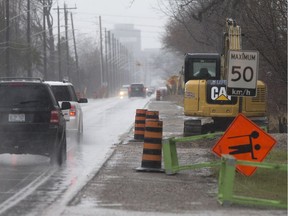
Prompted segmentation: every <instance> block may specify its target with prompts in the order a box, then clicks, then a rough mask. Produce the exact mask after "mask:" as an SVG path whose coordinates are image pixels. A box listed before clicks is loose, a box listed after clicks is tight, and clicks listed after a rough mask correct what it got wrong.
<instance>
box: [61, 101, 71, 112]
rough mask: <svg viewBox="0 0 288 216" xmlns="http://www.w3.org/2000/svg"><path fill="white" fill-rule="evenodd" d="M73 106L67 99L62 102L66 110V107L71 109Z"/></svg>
mask: <svg viewBox="0 0 288 216" xmlns="http://www.w3.org/2000/svg"><path fill="white" fill-rule="evenodd" d="M70 108H71V104H70V102H67V101H63V102H62V104H61V109H62V110H66V109H70Z"/></svg>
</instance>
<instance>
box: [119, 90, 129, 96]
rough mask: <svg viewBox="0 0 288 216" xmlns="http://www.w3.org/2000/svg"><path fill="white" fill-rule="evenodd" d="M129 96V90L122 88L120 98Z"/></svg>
mask: <svg viewBox="0 0 288 216" xmlns="http://www.w3.org/2000/svg"><path fill="white" fill-rule="evenodd" d="M127 96H128V88H121V89H120V90H119V97H120V98H124V97H127Z"/></svg>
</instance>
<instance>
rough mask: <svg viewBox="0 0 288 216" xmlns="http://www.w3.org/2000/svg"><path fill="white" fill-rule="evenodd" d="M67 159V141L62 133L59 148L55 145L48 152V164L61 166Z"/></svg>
mask: <svg viewBox="0 0 288 216" xmlns="http://www.w3.org/2000/svg"><path fill="white" fill-rule="evenodd" d="M66 160H67V142H66V134H64V138H63V141H62V143H61V146H60V148H59V149H58V148H57V147H56V148H55V149H54V150H53V151H52V152H51V154H50V164H51V165H58V166H61V165H62V164H63V163H65V161H66Z"/></svg>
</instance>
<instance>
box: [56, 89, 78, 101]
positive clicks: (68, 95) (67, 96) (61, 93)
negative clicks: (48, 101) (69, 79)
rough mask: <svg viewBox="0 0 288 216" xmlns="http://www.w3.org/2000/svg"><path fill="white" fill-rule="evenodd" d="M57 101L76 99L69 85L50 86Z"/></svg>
mask: <svg viewBox="0 0 288 216" xmlns="http://www.w3.org/2000/svg"><path fill="white" fill-rule="evenodd" d="M51 88H52V91H53V93H54V95H55V98H56V100H57V101H78V99H77V96H76V94H75V92H74V90H73V89H72V87H70V86H64V85H63V86H61V85H60V86H56V85H52V86H51Z"/></svg>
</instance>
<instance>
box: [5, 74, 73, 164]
mask: <svg viewBox="0 0 288 216" xmlns="http://www.w3.org/2000/svg"><path fill="white" fill-rule="evenodd" d="M70 108H71V104H70V103H69V102H65V103H62V104H61V107H59V104H58V103H57V101H56V99H55V97H54V94H53V92H52V90H51V88H50V86H49V85H48V84H46V83H44V82H43V81H42V80H41V79H37V78H34V79H32V78H29V79H28V78H0V137H1V143H0V153H10V154H35V155H44V156H48V157H50V162H51V164H58V165H61V164H62V163H63V162H64V161H65V160H66V157H67V156H66V148H67V146H66V121H65V119H64V116H63V113H62V110H66V109H70Z"/></svg>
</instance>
